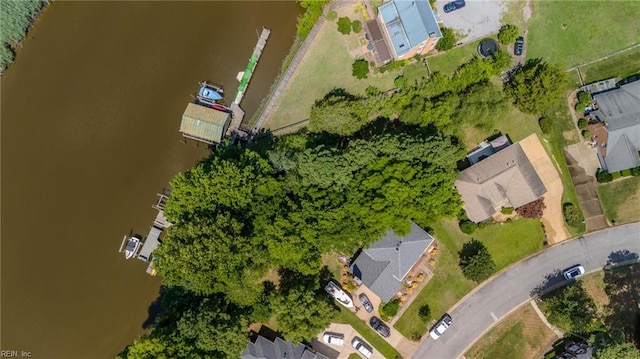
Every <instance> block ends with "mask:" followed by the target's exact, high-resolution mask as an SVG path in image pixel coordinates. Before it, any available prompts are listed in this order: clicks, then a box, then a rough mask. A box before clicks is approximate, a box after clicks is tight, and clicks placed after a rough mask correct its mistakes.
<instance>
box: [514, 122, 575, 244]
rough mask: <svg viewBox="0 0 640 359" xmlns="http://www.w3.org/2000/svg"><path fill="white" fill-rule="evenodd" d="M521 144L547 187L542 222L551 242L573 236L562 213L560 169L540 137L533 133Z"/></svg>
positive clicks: (562, 189) (557, 241)
mask: <svg viewBox="0 0 640 359" xmlns="http://www.w3.org/2000/svg"><path fill="white" fill-rule="evenodd" d="M519 143H520V146H521V147H522V150H523V151H524V153H526V155H527V157H528V158H529V160H530V161H531V164H532V165H533V168H535V170H536V173H538V176H540V179H541V180H542V183H544V186H545V187H546V188H547V193H545V195H544V204H545V206H546V208H545V209H544V211H543V214H542V223H543V224H544V231H545V234H546V235H547V241H548V242H549V244H555V243H559V242H561V241H564V240H565V239H567V238H569V237H571V235H569V232H568V231H567V227H565V225H564V215H563V214H562V192H563V191H564V187H563V186H562V179H560V175H559V174H558V170H557V169H556V167H555V166H554V165H553V163H552V162H551V158H549V155H547V152H546V151H545V150H544V147H542V143H540V139H539V138H538V136H537V135H535V134H533V135H531V136H529V137H527V138H525V139H524V140H522V141H520V142H519Z"/></svg>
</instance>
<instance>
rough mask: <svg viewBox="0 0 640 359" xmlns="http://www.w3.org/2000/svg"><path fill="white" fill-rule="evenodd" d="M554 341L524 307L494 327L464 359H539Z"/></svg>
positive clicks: (535, 315)
mask: <svg viewBox="0 0 640 359" xmlns="http://www.w3.org/2000/svg"><path fill="white" fill-rule="evenodd" d="M557 339H558V337H557V336H556V335H555V334H554V333H553V332H552V331H551V329H549V328H548V327H547V326H546V325H545V324H544V323H543V322H542V320H541V319H540V317H538V315H537V314H536V312H535V310H534V309H533V307H532V306H531V305H530V304H527V305H525V306H523V307H521V308H520V309H518V310H517V311H515V312H513V313H512V314H510V315H509V316H508V317H506V318H504V319H503V320H501V321H500V323H498V325H496V326H495V327H494V328H493V329H491V331H489V332H488V333H487V334H485V335H484V336H483V337H482V338H480V340H479V341H478V342H476V343H475V344H474V345H473V347H471V349H469V351H468V352H467V353H466V354H465V356H466V357H467V358H468V359H480V358H518V359H525V358H531V359H534V358H536V359H537V358H539V357H540V356H541V355H542V354H544V352H545V350H546V349H547V348H548V347H549V345H551V344H552V343H553V342H554V340H557Z"/></svg>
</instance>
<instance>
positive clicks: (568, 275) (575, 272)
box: [562, 264, 584, 280]
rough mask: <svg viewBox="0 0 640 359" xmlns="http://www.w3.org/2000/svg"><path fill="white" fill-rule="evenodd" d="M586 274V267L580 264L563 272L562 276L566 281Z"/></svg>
mask: <svg viewBox="0 0 640 359" xmlns="http://www.w3.org/2000/svg"><path fill="white" fill-rule="evenodd" d="M583 274H584V267H583V266H581V265H580V264H576V265H574V266H573V267H569V268H567V269H565V270H563V271H562V276H563V277H564V279H566V280H572V279H575V278H576V277H579V276H581V275H583Z"/></svg>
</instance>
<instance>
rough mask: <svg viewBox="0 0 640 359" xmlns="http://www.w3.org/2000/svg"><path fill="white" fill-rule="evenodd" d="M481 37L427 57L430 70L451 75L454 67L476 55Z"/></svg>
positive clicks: (454, 69)
mask: <svg viewBox="0 0 640 359" xmlns="http://www.w3.org/2000/svg"><path fill="white" fill-rule="evenodd" d="M480 41H482V39H480V40H477V41H474V42H472V43H469V44H466V45H464V46H460V47H456V48H454V49H451V50H449V51H447V52H443V53H440V54H437V55H433V56H429V57H427V60H428V61H429V68H430V69H431V71H432V72H436V71H438V72H441V73H443V74H445V75H448V76H451V75H453V73H454V72H455V71H456V69H457V68H458V67H459V66H460V65H462V64H463V63H465V62H466V61H467V60H469V59H471V58H472V57H473V56H474V55H478V44H479V43H480Z"/></svg>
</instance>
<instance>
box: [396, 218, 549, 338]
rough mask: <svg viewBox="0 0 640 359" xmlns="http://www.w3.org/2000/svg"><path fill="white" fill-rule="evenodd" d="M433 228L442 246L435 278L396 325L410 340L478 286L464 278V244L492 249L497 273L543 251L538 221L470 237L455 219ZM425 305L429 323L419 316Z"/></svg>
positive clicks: (481, 231) (490, 228)
mask: <svg viewBox="0 0 640 359" xmlns="http://www.w3.org/2000/svg"><path fill="white" fill-rule="evenodd" d="M432 228H433V234H434V236H435V238H436V240H437V241H438V243H439V246H438V251H439V258H438V262H437V265H436V268H435V271H434V276H433V278H431V280H430V281H429V283H427V284H426V286H425V287H424V288H423V289H422V291H421V292H420V293H419V294H418V296H417V297H416V299H415V300H414V301H413V303H412V304H411V306H410V307H409V308H407V310H406V311H405V312H404V314H403V315H402V317H401V318H400V319H399V320H398V321H397V322H396V324H395V325H394V327H395V328H396V329H397V330H398V331H400V333H402V334H403V335H404V336H405V337H407V338H412V337H414V336H415V334H419V335H422V334H424V333H425V331H426V330H427V326H428V324H429V321H430V320H431V319H434V318H438V317H439V316H440V315H442V314H443V313H444V312H446V311H447V310H448V309H449V308H450V307H451V306H452V305H454V304H455V303H456V302H457V301H458V300H460V299H461V298H462V297H463V296H464V295H465V294H467V293H468V292H469V291H470V290H471V289H473V288H474V287H475V286H476V284H475V283H474V282H472V281H470V280H468V279H466V278H465V277H464V276H463V275H462V271H461V270H460V267H459V266H458V261H459V258H458V251H459V250H460V249H461V248H462V244H463V243H465V242H467V241H469V240H470V239H471V238H472V237H473V238H476V239H478V240H480V241H481V242H483V243H484V244H485V245H486V246H487V248H488V249H489V253H491V255H492V257H493V260H494V262H495V263H496V269H497V270H500V269H501V268H504V267H506V266H507V265H509V264H511V263H514V262H516V261H517V260H519V259H521V258H523V257H526V256H527V255H529V254H531V253H533V252H535V251H537V250H538V249H540V248H542V228H541V227H540V221H539V220H535V219H519V220H516V221H512V222H508V223H505V224H503V225H500V224H496V225H488V226H486V227H485V228H482V229H478V230H477V231H476V232H474V233H473V234H472V235H471V236H470V235H466V234H464V233H462V232H461V231H460V229H459V228H458V223H457V221H456V220H455V219H444V220H441V221H439V222H437V223H435V224H433V225H432ZM424 305H428V306H429V309H430V312H431V318H429V319H428V320H422V319H420V317H419V316H418V311H419V309H420V307H422V306H424Z"/></svg>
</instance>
